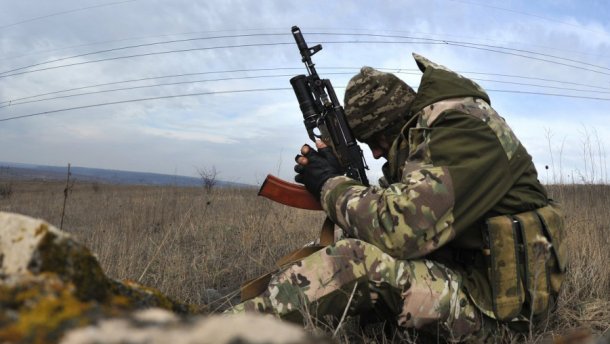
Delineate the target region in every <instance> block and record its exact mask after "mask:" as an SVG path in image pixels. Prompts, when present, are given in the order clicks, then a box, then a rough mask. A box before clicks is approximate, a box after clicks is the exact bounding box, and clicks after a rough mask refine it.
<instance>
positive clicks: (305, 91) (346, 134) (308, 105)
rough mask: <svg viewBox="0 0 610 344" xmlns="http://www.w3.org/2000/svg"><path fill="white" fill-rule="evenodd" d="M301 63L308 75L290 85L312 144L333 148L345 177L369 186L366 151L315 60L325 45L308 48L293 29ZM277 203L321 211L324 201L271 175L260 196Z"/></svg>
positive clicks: (264, 183)
mask: <svg viewBox="0 0 610 344" xmlns="http://www.w3.org/2000/svg"><path fill="white" fill-rule="evenodd" d="M292 35H293V36H294V40H295V41H296V44H297V47H298V48H299V52H300V53H301V60H302V62H303V63H304V64H305V68H306V69H307V74H308V75H297V76H295V77H293V78H292V79H290V84H291V85H292V89H293V90H294V94H295V95H296V97H297V100H298V102H299V107H300V108H301V112H302V113H303V118H304V124H305V129H307V134H308V135H309V138H310V139H311V140H312V141H314V142H315V141H316V139H319V140H322V142H324V143H325V144H326V145H327V146H329V147H331V148H332V149H333V152H334V153H335V156H336V157H337V159H338V160H339V163H340V164H341V166H342V168H343V170H344V171H345V174H346V175H347V176H348V177H350V178H353V179H355V180H358V181H360V182H361V183H362V184H364V185H366V186H368V185H369V181H368V179H367V177H366V173H365V170H367V169H368V166H367V165H366V162H365V161H364V156H363V155H362V149H360V146H358V143H357V142H356V139H355V138H354V135H353V134H352V131H351V129H350V127H349V126H348V124H347V119H346V118H345V111H343V107H341V104H340V103H339V99H337V95H336V94H335V90H334V89H333V86H332V84H331V83H330V80H328V79H321V78H320V76H319V75H318V73H317V72H316V69H315V65H314V63H313V62H312V61H311V57H312V56H313V55H314V54H315V53H317V52H318V51H320V50H322V45H320V44H318V45H315V46H313V47H309V46H307V43H306V42H305V39H304V38H303V34H302V33H301V30H300V29H299V28H298V27H297V26H293V27H292ZM258 194H259V195H260V196H264V197H267V198H269V199H271V200H273V201H276V202H279V203H282V204H285V205H289V206H292V207H296V208H302V209H311V210H320V209H322V207H321V206H320V201H319V200H317V199H315V198H314V197H313V195H312V194H310V193H309V192H308V191H307V189H305V187H304V186H302V185H300V184H294V183H289V182H286V181H284V180H282V179H279V178H277V177H274V176H272V175H268V176H267V178H266V179H265V181H264V182H263V185H262V186H261V189H260V191H259V193H258Z"/></svg>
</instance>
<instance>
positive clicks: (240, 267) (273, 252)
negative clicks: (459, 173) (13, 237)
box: [0, 182, 610, 342]
mask: <svg viewBox="0 0 610 344" xmlns="http://www.w3.org/2000/svg"><path fill="white" fill-rule="evenodd" d="M11 185H12V193H11V195H10V196H9V197H5V198H0V210H2V211H13V212H18V213H22V214H27V215H30V216H34V217H39V218H43V219H46V220H47V221H49V222H50V223H52V224H55V225H58V224H59V223H60V220H61V219H60V216H61V206H62V203H63V188H64V185H63V184H62V183H60V182H14V183H12V184H11ZM550 193H551V195H552V197H553V198H555V199H556V200H559V201H560V202H561V203H562V204H563V207H564V211H565V213H566V214H567V228H568V233H567V235H568V239H567V240H568V242H569V243H568V244H569V254H570V267H569V275H568V277H567V280H566V283H565V285H564V288H563V292H562V295H561V298H560V300H559V304H558V307H557V309H556V311H555V312H553V314H551V315H550V317H549V319H548V321H547V322H545V323H543V324H541V325H540V326H539V328H537V329H536V331H535V332H534V335H533V336H532V337H530V338H527V341H528V342H538V341H542V340H546V339H548V338H552V337H553V336H555V335H559V334H565V333H570V332H572V331H573V330H575V329H581V328H585V329H588V330H590V331H592V332H593V333H596V334H600V333H603V332H605V331H607V330H608V328H609V327H610V267H609V266H608V265H607V264H608V263H609V262H610V249H609V247H610V239H609V235H608V234H610V230H609V228H608V227H609V224H610V187H609V186H603V185H559V186H551V187H550ZM323 219H324V215H323V214H322V213H321V212H311V211H304V210H295V209H290V208H287V207H284V206H281V205H277V204H273V203H271V202H269V201H267V200H265V199H262V198H259V197H256V190H254V189H216V190H213V191H212V192H211V193H205V192H204V191H203V190H202V189H201V188H175V187H143V186H115V185H104V184H90V183H89V184H87V183H78V182H77V183H76V184H75V186H74V188H73V190H72V192H71V194H70V195H69V199H68V203H67V208H66V218H65V219H64V230H65V231H67V232H69V233H72V234H73V235H75V236H76V237H77V238H78V239H80V240H81V241H82V242H83V243H85V244H86V245H87V246H89V247H90V248H91V250H92V251H93V252H95V253H96V254H97V256H98V258H99V260H100V263H101V265H102V266H103V267H104V268H105V270H106V272H107V273H108V275H110V276H111V277H113V278H117V279H132V280H140V282H142V283H144V284H146V285H149V286H153V287H156V288H158V289H160V290H161V291H163V292H165V293H166V294H168V295H170V296H172V297H174V298H176V299H178V300H181V301H184V302H188V303H204V302H205V301H206V293H205V290H206V289H209V288H213V289H217V290H219V291H220V293H221V294H223V295H224V294H228V293H230V292H232V291H235V290H237V288H238V286H239V284H240V283H241V282H242V281H243V280H245V279H247V278H251V277H255V276H257V275H259V274H262V273H263V272H266V271H267V270H268V268H269V267H270V266H272V265H273V263H274V262H275V260H276V259H278V258H279V257H281V256H282V255H284V254H285V253H287V252H289V251H291V250H293V249H295V248H297V247H299V246H301V245H302V244H304V243H305V242H308V241H311V240H313V239H314V238H315V237H316V235H317V232H318V230H319V228H320V226H321V224H322V221H323ZM348 328H349V326H348ZM347 336H348V334H346V332H344V331H343V330H342V331H340V333H339V337H340V338H344V340H342V341H347V339H345V338H348V337H347ZM372 336H377V340H379V338H380V337H379V331H378V333H377V334H373V335H372ZM515 340H522V338H521V339H515ZM381 341H383V342H395V341H394V340H391V339H387V338H384V339H382V340H381Z"/></svg>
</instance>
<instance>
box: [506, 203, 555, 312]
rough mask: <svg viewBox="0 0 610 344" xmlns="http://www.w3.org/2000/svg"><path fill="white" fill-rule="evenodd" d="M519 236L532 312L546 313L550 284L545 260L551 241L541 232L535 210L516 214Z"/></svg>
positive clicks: (547, 258) (547, 257)
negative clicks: (523, 247)
mask: <svg viewBox="0 0 610 344" xmlns="http://www.w3.org/2000/svg"><path fill="white" fill-rule="evenodd" d="M514 217H515V219H516V220H517V221H518V222H519V229H520V230H521V237H522V238H523V242H524V246H525V249H524V252H523V253H524V255H525V261H526V262H527V264H525V278H524V280H525V286H526V290H527V296H528V297H529V300H530V302H529V303H530V304H531V308H532V313H534V314H535V315H538V314H542V313H546V311H547V307H548V305H549V297H550V292H551V290H550V286H549V279H548V277H549V276H548V271H547V264H546V262H547V261H548V260H549V255H550V253H551V251H550V247H551V243H550V242H549V241H548V240H547V238H546V237H545V235H544V233H543V229H542V224H541V223H540V219H539V218H538V216H537V215H536V213H535V212H533V211H529V212H526V213H521V214H517V215H515V216H514Z"/></svg>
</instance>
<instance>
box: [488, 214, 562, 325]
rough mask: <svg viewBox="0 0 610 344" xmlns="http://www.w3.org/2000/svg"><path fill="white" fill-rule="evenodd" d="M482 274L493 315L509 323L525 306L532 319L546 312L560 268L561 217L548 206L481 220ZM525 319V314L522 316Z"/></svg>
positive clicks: (555, 292)
mask: <svg viewBox="0 0 610 344" xmlns="http://www.w3.org/2000/svg"><path fill="white" fill-rule="evenodd" d="M486 224H487V226H486V234H487V244H488V247H489V265H488V266H489V268H488V274H489V279H490V282H491V289H492V301H493V311H494V314H495V316H496V319H498V320H511V319H513V318H515V317H516V316H518V315H519V314H521V313H522V309H523V306H524V305H525V304H527V306H528V308H526V309H529V310H530V311H531V312H532V313H533V314H534V315H538V314H542V313H544V312H546V311H547V310H548V307H549V304H550V303H551V301H552V300H551V296H556V295H557V294H558V293H559V288H560V286H561V282H562V280H563V273H564V272H565V268H566V247H565V243H564V225H563V217H562V214H561V211H560V210H559V208H558V206H557V205H556V204H554V203H550V204H549V205H547V206H545V207H543V208H539V209H536V210H532V211H528V212H524V213H520V214H516V215H502V216H496V217H492V218H489V219H487V223H486ZM526 315H527V316H529V312H528V313H527V314H526Z"/></svg>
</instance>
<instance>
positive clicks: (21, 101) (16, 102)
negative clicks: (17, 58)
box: [0, 67, 610, 108]
mask: <svg viewBox="0 0 610 344" xmlns="http://www.w3.org/2000/svg"><path fill="white" fill-rule="evenodd" d="M319 69H321V70H328V71H332V70H351V71H357V70H359V69H360V67H320V68H319ZM377 69H379V70H384V71H389V72H394V73H398V74H419V73H420V71H419V69H404V68H377ZM278 70H302V67H277V68H253V69H232V70H219V71H207V72H198V73H182V74H173V75H164V76H157V77H148V78H139V79H130V80H122V81H115V82H107V83H101V84H95V85H87V86H81V87H74V88H69V89H64V90H59V91H53V92H46V93H41V94H36V95H31V96H27V97H21V98H14V99H10V100H6V101H2V102H0V108H3V107H7V106H12V105H20V104H27V103H32V102H39V101H43V100H52V99H58V98H67V97H73V96H78V95H88V94H95V93H104V92H111V91H117V90H129V89H137V88H147V87H157V86H164V85H168V84H155V85H147V86H137V87H128V88H119V89H112V90H104V91H96V92H87V93H79V94H76V95H68V96H62V97H53V98H45V99H40V100H33V101H25V100H28V99H33V98H39V97H43V96H48V95H54V94H60V93H65V92H71V91H79V90H85V89H88V88H96V87H102V86H110V85H118V84H125V83H132V82H140V81H150V80H158V79H166V78H175V77H185V76H195V75H208V74H224V73H236V72H247V73H249V72H261V71H278ZM457 72H458V73H462V74H474V75H486V76H501V77H509V78H518V79H524V80H537V81H545V82H553V83H559V84H562V85H574V86H581V87H589V88H594V89H600V90H610V88H609V87H602V86H596V85H590V84H583V83H576V82H570V81H565V80H554V79H547V78H536V77H530V76H522V75H513V74H500V73H483V72H470V71H457ZM333 74H335V75H336V74H337V73H333ZM273 76H275V75H267V76H265V77H273ZM236 79H239V78H225V79H214V80H208V81H220V80H236ZM472 79H474V80H479V81H489V82H499V83H507V84H516V85H525V86H534V87H544V88H554V89H563V90H570V91H580V92H588V91H590V92H593V93H607V92H601V91H594V90H584V89H574V88H566V87H555V86H550V85H537V84H531V83H518V82H513V81H506V80H489V79H477V78H472ZM196 82H203V80H200V81H185V82H177V83H172V84H174V85H177V84H188V83H196ZM3 104H4V105H3Z"/></svg>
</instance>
